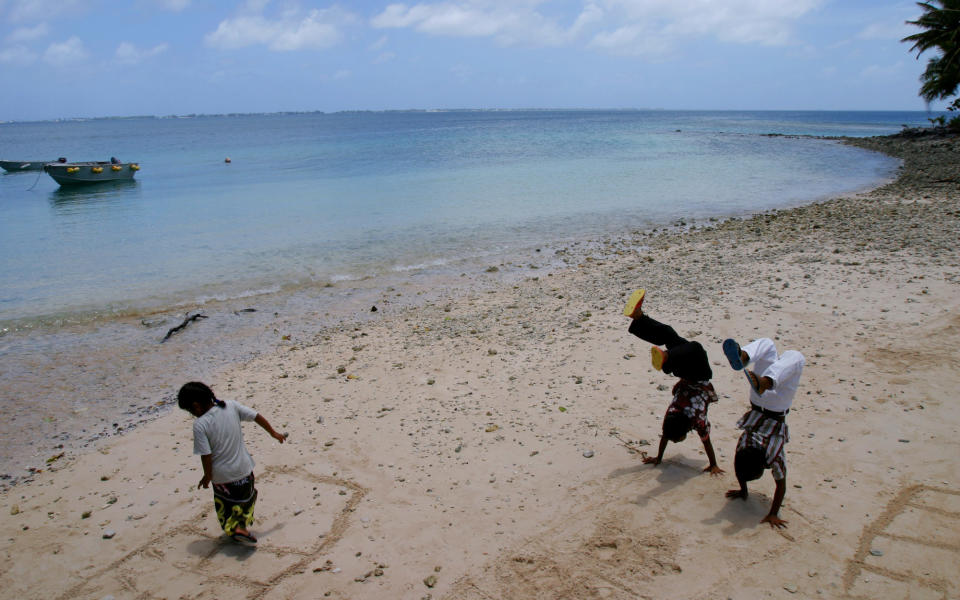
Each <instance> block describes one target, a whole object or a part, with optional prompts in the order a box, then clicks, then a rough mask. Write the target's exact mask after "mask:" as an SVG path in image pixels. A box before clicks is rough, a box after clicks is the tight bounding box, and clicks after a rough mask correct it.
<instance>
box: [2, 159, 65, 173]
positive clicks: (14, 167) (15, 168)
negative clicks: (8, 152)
mask: <svg viewBox="0 0 960 600" xmlns="http://www.w3.org/2000/svg"><path fill="white" fill-rule="evenodd" d="M51 162H54V161H52V160H0V169H3V170H4V171H7V172H8V173H17V172H19V171H39V170H40V169H42V168H43V165H45V164H47V163H51Z"/></svg>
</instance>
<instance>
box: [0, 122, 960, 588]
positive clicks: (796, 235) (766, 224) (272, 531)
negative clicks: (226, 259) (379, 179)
mask: <svg viewBox="0 0 960 600" xmlns="http://www.w3.org/2000/svg"><path fill="white" fill-rule="evenodd" d="M848 143H853V144H855V145H857V146H861V147H864V148H868V149H871V150H876V151H882V152H886V153H888V154H890V155H892V156H895V157H898V158H900V159H901V160H903V161H904V162H903V167H902V168H901V170H900V172H899V173H898V178H897V179H896V180H895V181H893V182H891V183H889V184H887V185H884V186H882V187H880V188H877V189H875V190H871V191H868V192H864V193H861V194H858V195H855V196H851V197H844V198H836V199H831V200H827V201H823V202H818V203H815V204H812V205H809V206H803V207H799V208H795V209H790V210H782V211H775V212H769V213H764V214H759V215H755V216H752V217H749V218H737V219H730V220H726V221H717V222H714V223H711V224H709V225H708V226H703V225H699V226H696V227H688V226H683V225H678V226H676V227H671V228H668V229H664V230H659V231H653V232H645V231H638V232H635V233H634V234H632V235H629V236H625V237H623V238H617V239H605V240H598V241H596V243H594V244H581V245H577V246H571V247H569V248H565V249H560V250H558V251H556V252H558V254H557V256H556V257H559V258H560V259H562V260H563V261H564V263H565V264H566V267H565V268H560V269H541V268H535V267H537V265H536V264H533V263H519V262H515V263H510V264H500V265H490V266H489V267H488V269H487V270H485V271H481V272H478V273H473V274H469V273H468V274H466V275H465V276H464V277H462V278H461V280H460V281H457V282H450V283H449V284H447V285H445V287H443V288H440V289H435V290H433V291H432V292H431V295H430V299H429V300H426V301H424V302H421V303H417V304H414V305H410V304H404V303H401V302H396V303H394V302H393V301H394V300H395V299H396V298H395V297H396V292H395V291H393V290H391V289H384V290H382V291H379V292H378V297H377V298H376V299H375V301H374V304H375V305H376V306H378V307H379V309H378V311H376V312H370V313H368V314H367V316H366V317H365V318H364V319H362V320H352V321H345V322H341V323H338V324H336V325H334V326H329V327H323V328H322V329H320V330H318V331H315V332H311V333H309V334H308V333H304V334H302V335H293V336H291V339H289V340H284V343H282V344H280V345H278V347H277V350H276V351H275V352H271V353H268V354H267V355H264V356H259V357H257V358H255V359H253V360H251V361H250V362H247V363H245V364H240V365H236V366H235V367H232V368H231V369H229V370H228V371H227V372H224V373H216V374H209V373H199V374H195V373H189V372H188V371H185V372H184V373H183V374H182V376H179V377H177V379H176V381H171V382H170V391H171V394H172V393H173V392H175V390H176V388H177V387H179V385H180V384H181V383H183V382H185V381H187V380H189V379H191V378H203V379H204V380H205V381H206V382H207V383H208V384H210V385H211V387H213V389H214V390H215V391H216V392H217V394H218V396H220V397H222V398H229V399H235V400H237V401H239V402H242V403H244V404H246V405H248V406H251V407H253V408H255V409H257V410H259V411H262V413H263V414H264V415H265V416H266V417H267V418H269V419H270V421H271V423H272V424H273V425H274V427H275V428H276V429H277V430H279V431H285V432H287V433H288V434H289V441H288V443H287V444H283V445H279V444H277V443H276V442H275V441H273V440H272V439H271V438H270V437H269V436H268V435H267V434H266V433H265V432H263V431H262V430H260V429H259V428H257V427H256V426H254V425H252V424H246V425H245V430H244V434H245V438H246V440H247V446H248V448H249V449H250V451H251V454H252V455H253V457H254V459H255V460H256V461H257V467H256V474H257V482H258V488H259V491H260V499H259V501H258V504H257V522H256V524H255V525H254V527H253V531H254V532H255V533H256V534H257V535H258V537H259V538H260V543H259V545H258V547H256V548H255V549H254V548H248V547H242V546H239V545H237V544H235V543H233V542H231V541H229V540H227V539H226V538H225V537H224V536H223V535H222V533H221V531H220V529H219V526H218V524H217V521H216V518H215V516H214V515H213V510H212V498H211V493H210V491H209V490H197V489H196V488H197V482H198V481H199V479H200V477H201V470H200V463H199V460H198V458H197V457H195V456H193V455H192V453H191V452H192V438H191V430H190V428H191V422H192V418H191V417H190V416H189V415H187V414H186V413H184V412H183V411H179V410H175V409H173V410H169V409H168V410H166V411H164V412H162V415H161V416H160V417H159V418H155V419H153V420H150V421H149V422H146V423H145V424H143V425H141V426H139V427H137V428H136V429H133V430H132V431H130V432H129V433H127V434H125V435H119V436H114V437H110V438H105V439H102V440H100V441H99V442H98V443H96V444H93V445H91V447H90V448H89V449H88V451H86V452H66V453H65V454H64V455H63V456H59V457H58V456H56V454H54V453H51V454H52V456H51V457H50V458H51V461H50V463H49V465H48V466H47V467H45V468H44V469H43V470H42V472H41V473H38V474H36V476H34V477H33V478H32V479H31V480H30V481H25V482H23V483H20V484H18V485H15V486H13V487H11V488H9V489H7V490H5V491H4V492H3V493H2V497H0V515H2V519H0V529H2V531H0V535H2V538H3V539H5V540H6V542H7V543H6V544H5V548H4V549H3V551H2V556H3V559H4V560H3V561H2V562H0V579H2V581H3V585H2V586H0V598H11V599H13V598H51V599H53V598H56V599H67V598H70V599H76V598H98V599H99V598H109V597H112V598H116V599H120V598H138V599H155V598H157V599H159V598H168V599H180V598H205V599H214V598H248V599H260V598H263V599H280V598H303V599H306V598H311V599H313V598H335V599H347V598H354V599H357V598H383V599H388V598H389V599H394V598H410V599H424V598H430V599H448V600H453V599H466V600H489V599H500V598H518V599H520V598H523V599H527V598H538V599H539V598H542V599H548V598H549V599H578V598H614V599H628V598H650V599H657V598H664V599H666V598H733V599H748V598H918V599H919V598H923V599H926V598H931V599H933V598H936V599H946V598H956V597H958V596H960V582H958V581H957V579H956V576H955V574H956V566H957V564H958V563H960V542H958V540H960V441H958V440H960V436H958V433H960V415H958V413H957V411H956V410H955V407H954V406H953V404H954V402H953V393H952V390H954V388H956V387H957V386H958V385H960V370H958V367H960V353H958V351H957V347H958V345H960V294H958V291H960V285H958V284H960V251H958V248H957V246H958V241H960V206H958V204H957V199H958V198H960V139H958V138H956V137H953V138H948V137H935V136H931V137H909V136H892V137H888V138H869V139H859V140H848ZM497 278H500V280H501V283H499V284H497V283H493V284H492V283H491V281H494V280H496V279H497ZM640 287H643V288H646V290H647V299H646V301H645V303H644V310H645V311H646V312H647V313H648V314H650V315H651V316H653V317H655V318H658V319H661V320H664V321H666V322H669V323H671V324H673V325H674V326H675V327H676V329H677V331H678V332H679V333H680V334H681V335H684V336H687V337H689V338H691V339H695V340H697V341H699V342H700V343H701V344H703V346H704V347H705V348H706V349H707V351H708V353H709V355H710V359H711V363H712V367H713V371H714V379H713V383H714V386H715V387H716V390H717V393H718V395H719V397H720V401H719V402H718V403H717V404H714V405H712V406H711V408H710V421H711V423H712V427H713V429H712V433H711V437H712V439H713V444H714V447H715V448H716V449H717V453H718V459H719V462H720V466H721V468H723V469H725V470H726V471H727V473H726V474H725V475H723V476H722V477H711V476H709V475H707V474H706V473H703V472H702V471H703V468H704V467H705V466H706V464H707V460H706V457H705V455H704V453H703V448H702V446H701V445H700V443H699V441H698V440H696V439H695V436H689V437H688V439H687V440H686V441H685V442H683V443H680V444H670V445H669V446H668V447H667V450H666V454H665V460H664V462H663V463H662V464H661V465H659V466H657V467H653V466H650V465H644V464H642V462H641V456H640V454H638V453H637V452H634V451H631V450H630V449H628V448H627V447H626V446H625V445H624V444H623V443H622V441H621V440H627V441H629V442H630V443H631V446H633V447H634V448H637V449H640V450H642V451H646V452H651V453H655V452H656V445H657V442H658V440H659V433H660V426H661V421H662V417H663V413H664V411H665V409H666V407H667V405H668V404H669V401H670V389H671V387H672V385H673V383H674V379H673V378H672V377H669V376H667V375H665V374H663V373H660V372H657V371H655V370H654V369H653V368H652V366H651V364H650V359H649V345H648V344H646V343H644V342H642V341H641V340H639V339H637V338H635V337H633V336H631V335H629V334H628V333H627V327H628V325H629V319H627V318H626V317H624V316H623V314H622V308H623V304H624V302H625V300H626V298H627V296H628V295H629V293H630V292H631V291H632V290H634V289H636V288H640ZM182 335H185V336H188V335H191V332H190V330H189V329H188V330H187V331H185V332H184V333H183V334H182ZM727 337H734V338H736V339H738V340H743V341H748V340H749V339H753V338H756V337H770V338H772V339H774V340H775V341H776V343H777V346H778V348H779V349H780V350H786V349H796V350H800V351H801V352H803V353H804V355H805V356H806V359H807V365H806V369H805V371H804V376H803V380H802V383H801V387H800V392H799V394H798V395H797V398H796V400H795V402H794V404H793V409H792V410H791V412H790V415H789V417H788V422H789V425H790V435H791V440H790V443H789V444H788V445H787V464H788V476H787V494H786V499H785V501H784V505H783V508H782V509H781V511H780V516H781V517H783V518H784V519H786V520H787V521H788V524H789V527H788V528H787V529H786V530H774V529H771V528H770V527H768V526H767V525H765V524H761V523H760V519H761V518H762V517H763V516H764V515H765V514H766V512H767V510H768V508H769V505H770V500H771V498H772V495H773V489H774V483H773V480H772V478H771V477H770V475H769V472H768V473H767V474H765V475H764V477H763V478H762V479H761V480H759V481H757V482H754V483H753V484H752V485H751V488H750V489H751V494H750V498H749V499H748V500H747V501H746V502H743V501H740V500H727V499H726V498H725V497H724V493H725V491H726V490H728V489H731V488H734V487H736V480H735V477H734V475H733V454H734V447H735V444H736V441H737V438H738V436H739V431H738V430H737V429H736V428H735V423H736V421H737V419H738V418H739V416H740V415H742V414H743V412H744V411H745V410H746V409H747V408H748V407H749V405H748V401H747V398H748V395H747V388H746V382H745V381H744V378H743V377H742V375H741V374H739V373H736V372H734V371H732V370H731V369H730V368H729V367H728V366H727V365H726V362H725V360H724V358H723V354H722V352H721V350H720V343H721V341H722V340H723V339H724V338H727ZM165 351H167V352H172V351H173V350H165ZM184 362H185V363H186V362H187V361H184ZM159 400H163V398H158V401H159ZM24 435H25V436H29V435H30V434H29V432H25V433H24Z"/></svg>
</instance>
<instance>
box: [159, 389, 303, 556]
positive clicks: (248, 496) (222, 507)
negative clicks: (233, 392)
mask: <svg viewBox="0 0 960 600" xmlns="http://www.w3.org/2000/svg"><path fill="white" fill-rule="evenodd" d="M177 404H178V405H179V406H180V408H182V409H183V410H185V411H188V412H189V413H190V414H192V415H193V416H194V417H196V418H197V420H196V421H194V422H193V453H194V454H199V455H200V464H201V465H202V466H203V478H202V479H200V483H199V484H198V485H197V488H201V487H203V488H206V487H209V486H210V483H211V482H212V483H213V505H214V507H215V508H216V511H217V520H218V521H220V527H222V528H223V531H224V533H226V534H227V535H229V536H230V537H232V538H233V540H234V541H237V542H249V543H252V544H255V543H257V538H255V537H253V535H252V534H251V533H250V531H249V530H248V529H247V528H248V527H250V525H251V524H253V508H254V505H255V504H256V502H257V488H255V487H254V486H253V464H254V463H253V458H251V457H250V453H249V452H247V448H246V446H245V445H244V443H243V431H242V430H241V429H240V422H241V421H254V422H256V424H257V425H259V426H260V427H263V428H264V429H265V430H266V431H267V433H269V434H270V435H271V436H272V437H273V439H275V440H277V441H278V442H280V443H281V444H282V443H283V442H284V441H285V440H286V439H287V436H286V435H285V434H280V433H277V432H276V431H274V429H273V427H271V426H270V423H269V422H268V421H267V419H266V418H264V416H263V415H261V414H258V413H257V411H255V410H253V409H251V408H247V407H246V406H244V405H242V404H240V403H239V402H234V401H233V400H226V401H224V400H218V399H217V398H216V397H215V396H214V395H213V390H211V389H210V388H209V387H207V386H206V385H204V384H202V383H200V382H199V381H191V382H190V383H186V384H184V385H183V387H181V388H180V392H179V394H177ZM214 407H216V408H214Z"/></svg>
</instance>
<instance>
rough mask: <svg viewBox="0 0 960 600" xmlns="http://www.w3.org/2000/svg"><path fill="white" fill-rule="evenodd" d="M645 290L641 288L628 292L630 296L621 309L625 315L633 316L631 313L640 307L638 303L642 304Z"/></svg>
mask: <svg viewBox="0 0 960 600" xmlns="http://www.w3.org/2000/svg"><path fill="white" fill-rule="evenodd" d="M646 294H647V291H646V290H645V289H643V288H641V289H639V290H637V291H635V292H633V293H632V294H630V298H629V299H628V300H627V306H626V308H624V309H623V314H624V316H626V317H633V314H634V313H635V312H637V311H638V310H639V309H640V305H642V304H643V298H644V296H646Z"/></svg>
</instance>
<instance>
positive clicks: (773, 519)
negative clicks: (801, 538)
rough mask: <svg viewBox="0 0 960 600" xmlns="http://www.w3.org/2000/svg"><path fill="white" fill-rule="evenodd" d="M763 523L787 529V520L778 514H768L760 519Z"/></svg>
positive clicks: (775, 527)
mask: <svg viewBox="0 0 960 600" xmlns="http://www.w3.org/2000/svg"><path fill="white" fill-rule="evenodd" d="M760 522H761V523H770V527H773V528H774V529H786V528H787V522H786V521H784V520H783V519H781V518H780V517H778V516H777V515H767V516H765V517H764V518H762V519H760Z"/></svg>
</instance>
